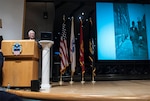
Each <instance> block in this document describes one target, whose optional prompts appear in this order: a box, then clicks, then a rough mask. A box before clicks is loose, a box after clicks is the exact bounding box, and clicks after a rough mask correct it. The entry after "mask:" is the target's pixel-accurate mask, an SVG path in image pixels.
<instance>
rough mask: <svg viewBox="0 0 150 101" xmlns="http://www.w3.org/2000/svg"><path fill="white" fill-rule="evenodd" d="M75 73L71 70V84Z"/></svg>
mask: <svg viewBox="0 0 150 101" xmlns="http://www.w3.org/2000/svg"><path fill="white" fill-rule="evenodd" d="M73 75H74V73H73V72H71V80H70V84H73Z"/></svg>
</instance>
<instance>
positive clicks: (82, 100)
mask: <svg viewBox="0 0 150 101" xmlns="http://www.w3.org/2000/svg"><path fill="white" fill-rule="evenodd" d="M51 86H52V87H51V89H50V91H49V92H31V91H30V90H29V89H20V90H14V89H10V90H8V92H10V93H13V94H16V95H18V96H21V97H24V98H33V99H41V100H51V101H53V100H57V101H59V100H61V101H62V100H64V101H150V80H122V81H97V82H96V83H95V84H92V83H91V82H85V84H81V83H80V82H74V83H73V84H72V85H71V84H70V83H69V82H64V83H63V85H61V86H60V85H59V83H58V82H53V83H52V84H51Z"/></svg>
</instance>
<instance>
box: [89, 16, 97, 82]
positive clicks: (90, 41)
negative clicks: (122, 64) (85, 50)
mask: <svg viewBox="0 0 150 101" xmlns="http://www.w3.org/2000/svg"><path fill="white" fill-rule="evenodd" d="M89 22H90V38H89V51H90V56H89V59H90V62H91V65H90V67H91V68H92V83H93V84H94V83H95V82H96V81H95V75H96V74H95V70H96V68H95V67H94V56H93V55H94V39H93V35H92V33H93V32H92V31H93V30H92V28H93V22H92V18H91V17H90V18H89Z"/></svg>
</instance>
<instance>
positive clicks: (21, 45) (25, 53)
mask: <svg viewBox="0 0 150 101" xmlns="http://www.w3.org/2000/svg"><path fill="white" fill-rule="evenodd" d="M2 52H3V54H4V57H5V61H4V66H3V84H2V86H7V85H8V84H9V85H10V86H11V87H30V86H31V80H38V60H39V49H38V43H37V42H36V41H35V40H3V41H2Z"/></svg>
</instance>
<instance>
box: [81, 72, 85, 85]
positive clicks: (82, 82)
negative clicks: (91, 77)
mask: <svg viewBox="0 0 150 101" xmlns="http://www.w3.org/2000/svg"><path fill="white" fill-rule="evenodd" d="M84 83H85V81H84V72H82V81H81V84H84Z"/></svg>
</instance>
